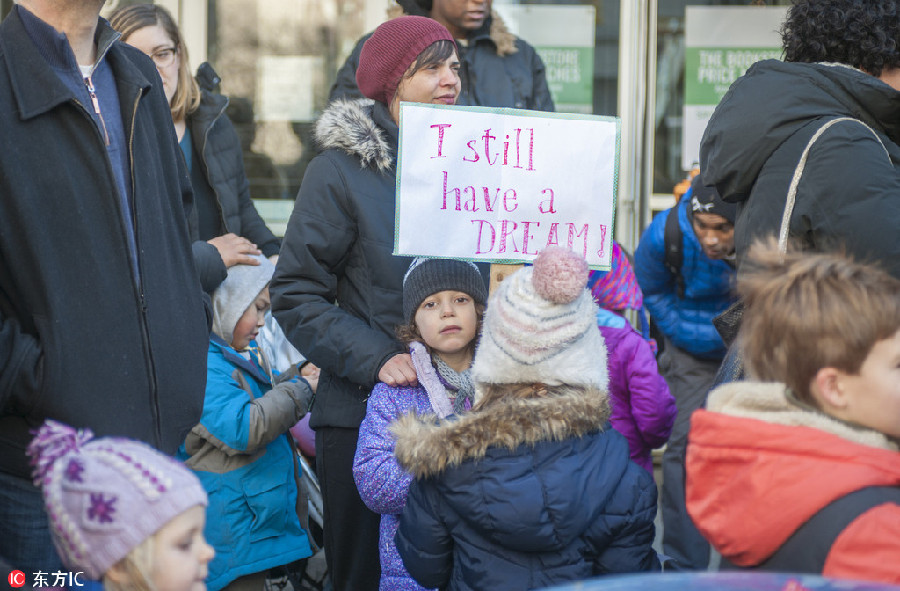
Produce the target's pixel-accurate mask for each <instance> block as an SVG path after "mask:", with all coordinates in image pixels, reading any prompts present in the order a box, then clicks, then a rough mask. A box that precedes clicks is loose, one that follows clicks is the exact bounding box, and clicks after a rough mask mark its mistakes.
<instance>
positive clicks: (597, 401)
mask: <svg viewBox="0 0 900 591" xmlns="http://www.w3.org/2000/svg"><path fill="white" fill-rule="evenodd" d="M482 404H483V406H481V407H480V408H477V409H475V410H473V411H472V412H470V413H467V414H464V415H462V416H460V417H459V418H457V419H455V420H453V419H450V420H448V421H440V422H438V421H437V419H436V418H435V417H434V415H424V416H416V415H415V414H412V413H411V414H407V415H405V416H402V417H400V418H399V419H397V420H396V421H395V422H394V423H392V425H391V431H392V432H393V434H394V437H395V438H396V446H395V447H394V455H395V456H396V458H397V462H399V464H400V466H402V467H403V468H404V469H406V470H408V471H409V472H411V473H412V474H413V475H415V476H416V478H425V477H429V476H434V475H436V474H439V473H441V472H443V471H444V470H446V469H447V468H449V467H451V466H456V465H459V464H461V463H462V462H464V461H466V460H473V459H480V458H483V457H484V456H485V454H486V453H487V450H488V448H490V447H503V448H506V449H509V450H514V449H516V448H517V447H519V446H520V445H522V444H535V443H538V442H540V441H562V440H564V439H570V438H575V437H581V436H583V435H586V434H587V433H590V432H592V431H599V430H601V429H602V428H603V426H604V424H605V423H606V421H607V420H609V416H610V406H609V397H608V396H607V394H606V392H603V391H600V390H588V391H587V392H585V391H584V390H578V389H571V388H568V387H565V386H562V387H559V388H558V390H557V393H551V394H549V395H546V396H542V397H524V398H523V397H517V396H515V395H512V394H507V395H505V396H499V397H497V398H495V399H491V400H487V399H486V400H484V401H483V403H482Z"/></svg>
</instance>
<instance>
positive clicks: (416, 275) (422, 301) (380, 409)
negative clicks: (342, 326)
mask: <svg viewBox="0 0 900 591" xmlns="http://www.w3.org/2000/svg"><path fill="white" fill-rule="evenodd" d="M486 299H487V290H486V289H485V286H484V279H482V277H481V273H480V271H479V270H478V268H477V267H476V266H475V265H473V264H472V263H468V262H464V261H455V260H450V259H446V260H444V259H416V260H414V261H413V263H412V264H411V265H410V267H409V271H407V273H406V275H405V276H404V278H403V317H404V318H405V319H406V321H407V322H408V324H407V325H406V326H403V327H400V329H399V330H398V332H399V335H398V336H399V337H400V338H401V340H404V341H407V342H408V343H409V345H410V354H411V355H412V361H413V365H414V366H415V368H416V375H417V376H418V381H419V383H418V385H416V386H388V385H387V384H385V383H383V382H379V383H378V384H376V386H375V389H374V390H373V391H372V396H371V397H370V398H369V401H368V404H367V409H366V418H365V419H364V420H363V422H362V425H361V426H360V429H359V443H358V444H357V448H356V456H355V457H354V460H353V477H354V479H355V480H356V486H357V488H358V489H359V494H360V498H362V500H363V502H365V503H366V505H367V506H368V507H369V508H370V509H371V510H372V511H375V512H376V513H380V514H381V532H380V536H379V537H380V539H379V543H378V546H379V554H380V556H381V581H380V584H379V589H381V591H401V590H404V591H405V590H419V589H423V587H421V586H419V584H418V583H416V582H415V580H413V578H412V577H410V576H409V573H407V572H406V569H405V568H404V567H403V562H402V561H401V560H400V556H399V555H398V554H397V548H396V547H395V546H394V533H395V532H396V531H397V525H398V523H399V522H398V517H399V513H400V512H401V511H402V510H403V507H404V505H406V494H407V491H408V489H409V483H410V481H411V480H412V475H410V474H409V473H408V472H406V471H405V470H403V469H402V468H401V467H400V466H399V465H398V464H397V460H396V459H395V458H394V438H393V436H392V435H391V433H390V431H389V429H388V425H389V424H390V423H391V421H393V420H394V419H396V418H397V417H399V416H401V415H403V414H406V413H407V412H409V411H411V410H413V411H415V412H416V413H418V414H431V415H436V416H437V418H438V419H443V418H446V417H448V416H451V415H458V414H460V413H462V412H465V411H467V410H469V408H471V404H472V396H473V395H474V385H473V383H472V378H471V376H470V372H469V366H470V365H471V363H472V355H473V354H474V352H475V344H476V341H477V338H478V332H479V331H480V328H481V317H482V315H483V314H484V304H485V300H486Z"/></svg>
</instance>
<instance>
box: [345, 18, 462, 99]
mask: <svg viewBox="0 0 900 591" xmlns="http://www.w3.org/2000/svg"><path fill="white" fill-rule="evenodd" d="M442 39H446V40H447V41H450V42H451V43H455V41H454V40H453V36H452V35H451V34H450V32H449V31H448V30H447V29H446V28H444V25H442V24H441V23H439V22H437V21H436V20H433V19H430V18H425V17H424V16H401V17H397V18H395V19H391V20H389V21H387V22H385V23H382V24H381V25H380V26H379V27H378V28H377V29H375V32H374V33H372V36H371V37H369V38H368V40H366V42H365V43H363V48H362V52H361V53H360V54H359V67H358V68H357V69H356V84H357V85H358V86H359V90H360V91H361V92H362V93H363V95H364V96H366V97H368V98H370V99H373V100H376V101H378V102H381V103H384V104H385V105H390V104H391V100H393V98H394V94H395V93H396V92H397V87H398V86H400V80H401V79H402V78H403V74H404V73H405V72H406V70H407V69H409V67H410V66H411V65H412V64H413V62H414V61H415V60H416V58H417V57H419V54H420V53H422V51H423V50H424V49H425V48H427V47H428V46H429V45H431V44H432V43H434V42H436V41H441V40H442Z"/></svg>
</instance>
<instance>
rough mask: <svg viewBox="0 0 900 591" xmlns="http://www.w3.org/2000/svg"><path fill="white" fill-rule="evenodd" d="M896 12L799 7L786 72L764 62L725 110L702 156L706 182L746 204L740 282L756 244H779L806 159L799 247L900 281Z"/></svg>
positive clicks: (740, 217) (710, 129)
mask: <svg viewBox="0 0 900 591" xmlns="http://www.w3.org/2000/svg"><path fill="white" fill-rule="evenodd" d="M898 29H900V12H898V3H897V2H880V1H878V0H867V1H864V2H860V1H858V0H828V1H825V2H823V1H812V0H797V1H796V2H795V3H794V5H793V6H792V7H791V8H790V9H789V11H788V16H787V20H786V21H785V23H784V25H783V26H782V31H781V34H782V44H783V46H784V58H785V61H784V62H781V61H778V60H766V61H762V62H758V63H756V64H754V65H753V66H751V67H750V69H749V70H747V73H746V74H745V75H744V76H743V77H741V78H739V79H738V80H737V81H736V82H735V83H734V84H733V85H732V87H731V89H730V90H729V91H728V94H726V95H725V97H724V98H723V99H722V102H721V103H719V105H718V106H717V107H716V110H715V112H714V113H713V116H712V118H711V119H710V122H709V125H708V126H707V128H706V133H705V134H704V137H703V141H702V143H701V146H700V162H701V168H702V170H703V174H704V177H705V178H706V182H707V183H709V184H714V185H715V186H716V187H717V188H718V190H719V193H720V194H721V195H722V198H723V199H725V200H726V201H731V202H733V203H737V204H738V214H737V220H736V222H735V248H736V251H737V259H738V270H739V271H740V263H741V260H742V258H743V257H744V256H745V255H746V253H747V251H748V249H749V247H750V245H751V243H752V242H753V240H755V239H757V238H760V237H765V236H773V235H776V234H778V231H779V227H780V226H781V218H782V215H783V212H784V210H785V202H786V199H787V194H788V188H789V186H790V184H791V181H792V179H793V178H794V175H795V171H796V170H797V164H798V162H799V161H800V157H801V154H802V153H803V151H804V149H805V148H806V146H807V145H808V143H809V141H810V139H811V138H812V137H813V136H814V134H816V133H817V132H818V131H820V130H821V129H823V126H824V125H825V124H826V123H828V122H830V121H833V120H835V119H838V118H843V117H846V118H848V119H844V120H842V121H840V122H838V123H836V124H833V125H832V126H831V127H830V128H828V129H827V131H825V132H824V133H823V134H822V136H821V137H820V138H819V139H817V140H816V142H815V144H814V146H813V147H812V149H811V150H810V152H809V155H808V159H807V160H806V165H805V169H804V170H803V172H802V175H801V177H800V182H799V184H798V185H797V195H796V201H795V205H794V209H793V213H792V215H791V218H790V226H789V233H788V235H789V237H790V238H791V239H793V240H796V241H798V242H800V243H801V245H802V247H803V248H805V249H809V250H816V251H822V250H831V249H838V250H843V251H844V252H846V253H847V254H850V255H852V256H853V257H854V258H856V259H858V260H861V261H866V262H875V263H878V264H879V265H880V266H881V267H882V268H884V269H885V270H886V271H888V272H889V273H891V274H892V275H893V276H895V277H900V231H898V228H900V145H898V142H900V92H898V90H900V50H898V47H897V41H896V39H897V30H898Z"/></svg>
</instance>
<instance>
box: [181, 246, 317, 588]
mask: <svg viewBox="0 0 900 591" xmlns="http://www.w3.org/2000/svg"><path fill="white" fill-rule="evenodd" d="M255 258H256V259H257V260H258V261H259V265H236V266H233V267H231V268H230V269H228V276H227V277H226V279H225V281H224V282H222V284H221V285H220V286H219V287H218V288H217V289H216V290H215V291H214V292H213V295H212V304H213V334H212V335H210V339H209V353H208V356H207V374H206V398H205V399H204V402H203V414H202V415H201V417H200V424H198V425H197V426H196V427H194V428H193V429H192V430H191V432H190V433H189V434H188V436H187V438H186V439H185V442H184V444H183V445H182V446H181V447H180V448H179V450H178V455H177V457H178V459H180V460H183V461H184V462H185V463H186V464H187V465H188V467H190V468H191V469H192V470H193V471H194V472H195V473H196V474H197V476H198V477H199V478H200V482H202V483H203V487H204V488H205V489H206V491H207V493H208V494H209V509H208V515H209V518H208V520H207V524H206V532H205V533H206V538H207V540H208V541H209V543H210V544H211V545H212V546H213V548H215V551H216V556H215V558H214V559H213V560H212V562H210V564H209V577H208V579H207V586H208V588H209V589H210V591H217V590H218V589H223V588H228V587H230V586H231V585H235V584H239V585H242V587H241V588H258V589H259V590H260V591H262V589H263V587H264V585H265V578H266V574H267V572H268V570H269V569H271V568H273V567H276V566H281V565H285V564H289V563H291V562H294V561H296V560H300V559H302V558H306V557H308V556H310V555H311V554H312V550H311V548H310V542H309V536H308V534H307V531H306V524H307V513H306V508H307V503H306V500H305V499H302V498H301V499H299V502H298V497H299V496H300V491H301V490H302V489H301V488H300V485H299V481H300V478H301V476H302V471H301V468H300V466H299V464H298V462H297V456H296V451H295V449H294V445H293V442H292V441H291V439H290V436H289V435H288V429H290V427H291V426H293V425H294V424H295V423H297V421H299V420H300V419H301V418H302V417H303V416H304V415H305V414H306V412H307V410H308V408H309V405H310V400H311V398H312V396H313V391H314V389H315V386H316V385H317V384H316V380H315V378H311V379H310V381H307V379H304V378H302V377H300V376H299V375H289V374H287V373H285V374H282V375H281V376H278V377H277V378H276V379H273V375H272V372H271V371H270V370H269V366H268V363H267V362H266V361H265V358H264V356H262V355H261V354H260V352H259V349H258V348H257V346H256V337H257V335H258V334H259V329H260V328H261V327H262V326H263V324H264V323H265V314H266V311H267V310H268V309H269V288H268V284H269V281H271V279H272V274H273V272H274V270H275V266H274V265H273V264H272V263H271V262H269V261H268V260H267V259H266V258H265V257H262V256H257V257H255ZM274 381H277V382H278V383H276V384H273V382H274ZM298 511H299V513H298Z"/></svg>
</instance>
